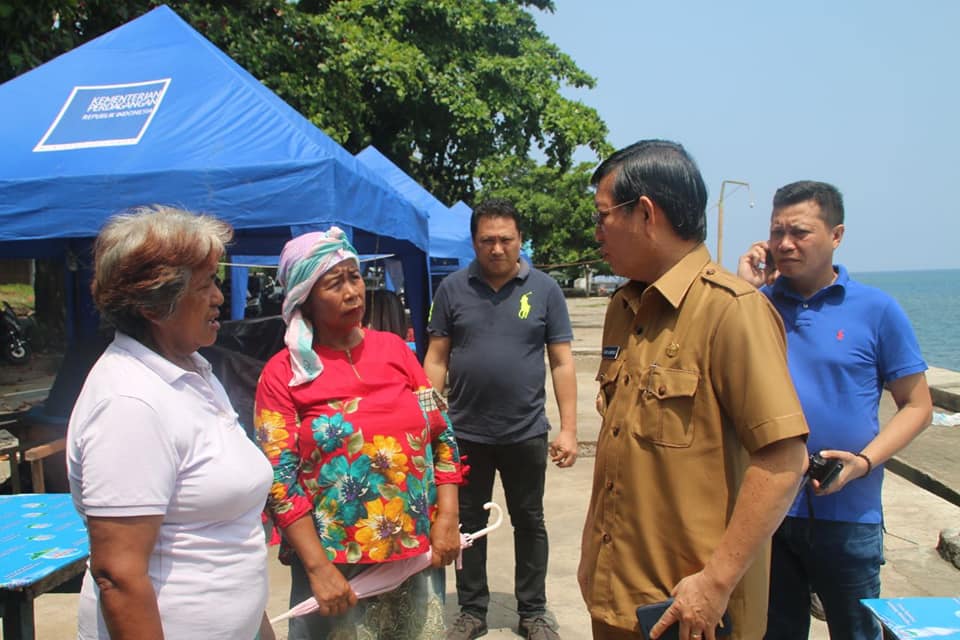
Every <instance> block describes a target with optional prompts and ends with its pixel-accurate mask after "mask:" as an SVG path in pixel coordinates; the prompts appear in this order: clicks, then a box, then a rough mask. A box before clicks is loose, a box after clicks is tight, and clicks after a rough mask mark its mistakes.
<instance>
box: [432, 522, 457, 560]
mask: <svg viewBox="0 0 960 640" xmlns="http://www.w3.org/2000/svg"><path fill="white" fill-rule="evenodd" d="M459 519H460V517H459V514H457V515H453V514H451V513H449V512H444V511H438V512H437V517H436V519H435V520H434V522H433V525H432V526H431V527H430V547H431V549H432V550H433V561H432V562H431V565H432V566H434V567H445V566H447V565H448V564H450V563H451V562H453V561H454V560H456V559H457V556H459V555H460V523H459Z"/></svg>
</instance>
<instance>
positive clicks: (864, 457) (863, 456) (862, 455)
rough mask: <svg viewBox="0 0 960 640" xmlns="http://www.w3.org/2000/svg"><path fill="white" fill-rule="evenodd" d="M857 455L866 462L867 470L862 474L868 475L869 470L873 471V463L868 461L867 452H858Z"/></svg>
mask: <svg viewBox="0 0 960 640" xmlns="http://www.w3.org/2000/svg"><path fill="white" fill-rule="evenodd" d="M857 457H858V458H863V461H864V462H866V463H867V472H866V473H865V474H863V476H862V477H864V478H866V477H867V476H868V475H870V472H871V471H873V463H872V462H871V461H870V458H868V457H867V454H865V453H858V454H857Z"/></svg>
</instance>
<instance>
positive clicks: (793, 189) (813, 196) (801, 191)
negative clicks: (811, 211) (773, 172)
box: [773, 180, 843, 229]
mask: <svg viewBox="0 0 960 640" xmlns="http://www.w3.org/2000/svg"><path fill="white" fill-rule="evenodd" d="M808 200H813V201H814V202H816V203H817V205H818V206H819V207H820V217H821V218H822V219H823V221H824V222H826V223H827V226H828V227H830V228H831V229H832V228H833V227H835V226H837V225H838V224H843V194H841V193H840V190H839V189H837V188H836V187H835V186H833V185H832V184H828V183H826V182H817V181H815V180H800V181H799V182H791V183H790V184H788V185H785V186H782V187H780V188H779V189H777V192H776V193H775V194H773V209H774V211H776V210H777V209H782V208H783V207H789V206H790V205H794V204H800V203H801V202H806V201H808Z"/></svg>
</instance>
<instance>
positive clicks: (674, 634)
mask: <svg viewBox="0 0 960 640" xmlns="http://www.w3.org/2000/svg"><path fill="white" fill-rule="evenodd" d="M672 604H673V598H667V599H666V600H663V601H661V602H655V603H653V604H644V605H640V606H639V607H637V622H639V623H640V637H641V638H643V640H649V638H650V630H651V629H653V625H655V624H657V621H658V620H660V618H661V617H662V616H663V614H664V613H666V612H667V609H669V608H670V605H672ZM732 632H733V626H732V625H731V624H730V616H728V615H727V613H726V612H724V613H723V617H722V618H720V624H719V625H718V626H717V637H718V638H719V637H722V636H728V635H730V634H731V633H732ZM660 640H680V623H679V622H674V623H673V624H672V625H670V626H669V627H667V628H666V629H665V630H664V632H663V633H662V634H660Z"/></svg>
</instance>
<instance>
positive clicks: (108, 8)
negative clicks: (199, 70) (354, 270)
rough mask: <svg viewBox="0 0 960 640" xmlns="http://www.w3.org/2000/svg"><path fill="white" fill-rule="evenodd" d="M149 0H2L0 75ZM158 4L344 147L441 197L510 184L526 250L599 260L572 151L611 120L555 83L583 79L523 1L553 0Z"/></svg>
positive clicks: (583, 178)
mask: <svg viewBox="0 0 960 640" xmlns="http://www.w3.org/2000/svg"><path fill="white" fill-rule="evenodd" d="M158 4H160V0H36V1H34V2H26V0H0V43H2V44H0V54H2V59H0V81H2V80H6V79H8V78H10V77H13V76H15V75H17V74H19V73H22V72H24V71H27V70H28V69H30V68H32V67H34V66H36V65H37V64H39V63H41V62H44V61H46V60H48V59H50V58H52V57H54V56H56V55H58V54H60V53H63V52H65V51H67V50H69V49H71V48H73V47H74V46H77V45H79V44H82V43H83V42H86V41H88V40H90V39H92V38H94V37H96V36H99V35H101V34H102V33H104V32H106V31H108V30H110V29H112V28H114V27H117V26H119V25H121V24H123V23H124V22H126V21H128V20H130V19H132V18H135V17H137V16H139V15H142V14H143V13H145V12H146V11H149V10H150V9H152V8H154V7H155V6H157V5H158ZM168 4H169V5H170V6H171V8H173V9H174V10H175V11H176V12H177V13H179V15H180V16H182V17H183V18H184V19H185V20H187V21H188V22H189V23H190V24H191V25H192V26H193V27H194V28H196V29H197V30H198V31H200V32H201V33H203V34H204V35H205V36H206V37H207V38H209V39H210V40H211V41H213V42H214V43H215V44H216V45H217V46H218V47H220V48H221V49H222V50H224V51H225V52H226V53H227V54H228V55H230V56H231V57H232V58H233V59H234V60H235V61H236V62H237V63H238V64H240V65H241V66H242V67H244V68H245V69H247V70H248V71H249V72H250V73H251V74H253V75H254V76H255V77H256V78H258V79H259V80H260V81H261V82H263V83H264V84H265V85H266V86H268V87H269V88H270V89H272V90H273V91H274V92H276V93H277V94H278V95H279V96H280V97H281V98H283V99H284V100H285V101H286V102H287V103H288V104H290V105H291V106H292V107H293V108H294V109H296V110H297V111H299V112H300V113H301V114H303V115H304V116H306V117H307V118H309V119H310V120H311V121H312V122H313V123H314V124H316V125H317V126H318V127H320V128H321V129H323V130H324V131H326V132H327V133H328V134H329V135H330V136H331V137H333V138H334V139H335V140H337V141H338V142H340V143H341V144H342V145H343V146H344V147H346V148H347V150H348V151H350V152H351V153H356V152H358V151H360V150H361V149H363V148H364V147H366V146H367V145H370V144H372V145H375V146H376V147H377V148H378V149H379V150H380V151H381V152H383V153H384V154H385V155H387V156H388V157H389V158H390V159H391V160H392V161H393V162H394V163H396V164H397V165H398V166H400V167H401V168H402V169H404V170H405V171H406V172H407V173H408V174H409V175H411V176H412V177H413V178H415V179H416V180H417V181H419V182H420V183H421V184H423V185H424V187H426V188H427V189H428V190H429V191H431V192H432V193H433V194H434V195H435V196H436V197H437V198H439V199H440V200H442V201H444V202H447V203H448V204H449V203H453V202H455V201H456V200H464V201H465V202H467V203H472V202H473V201H474V199H475V196H476V192H477V190H478V189H480V190H482V192H483V193H484V194H494V193H496V194H502V195H507V196H508V197H511V198H512V199H513V200H515V201H517V202H518V204H519V206H520V209H521V211H525V212H527V214H526V215H528V216H529V218H530V219H529V220H528V225H527V230H526V231H527V232H526V236H527V237H528V238H530V239H532V240H533V242H534V248H535V249H534V250H535V259H536V261H537V262H538V263H541V264H557V263H568V262H579V261H582V260H585V259H590V258H595V257H596V253H595V250H594V249H593V240H592V227H591V225H590V223H589V211H590V210H591V207H592V197H591V195H590V193H589V191H588V190H587V189H586V183H587V177H588V168H585V167H584V166H573V154H574V152H575V151H576V150H577V149H578V148H580V147H584V146H585V147H587V148H589V149H591V150H593V152H594V153H596V154H597V155H598V156H600V155H603V154H605V153H606V152H608V151H609V146H608V145H607V143H606V142H605V138H606V134H607V129H606V126H605V124H604V123H603V121H602V120H601V119H600V117H599V115H598V114H597V112H596V111H595V110H594V109H592V108H590V107H588V106H586V105H584V104H582V103H581V102H578V101H576V100H571V99H569V98H566V97H564V96H563V95H562V93H561V89H562V88H563V87H566V86H569V87H591V86H593V83H594V81H593V79H592V78H591V77H590V76H589V75H587V74H586V73H585V72H583V71H582V70H581V69H580V68H579V67H577V65H576V64H575V62H574V61H573V60H572V59H571V58H570V57H569V56H568V55H566V54H564V53H563V52H562V51H560V50H559V49H558V48H557V47H556V45H554V44H553V43H551V42H550V41H549V40H548V39H547V38H546V36H544V35H543V34H542V33H540V32H539V31H538V30H537V28H536V23H535V21H534V18H533V16H532V15H531V13H530V11H531V10H543V11H553V10H554V6H553V3H552V2H551V1H550V0H499V1H496V2H494V1H491V0H300V1H299V2H288V1H287V0H234V1H230V2H227V1H223V0H220V1H217V0H168ZM14 9H15V10H14ZM534 150H538V152H537V153H536V155H537V156H539V157H542V158H544V161H543V163H542V164H538V163H537V162H535V161H533V160H531V159H530V158H529V155H530V154H531V152H532V151H534Z"/></svg>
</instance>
